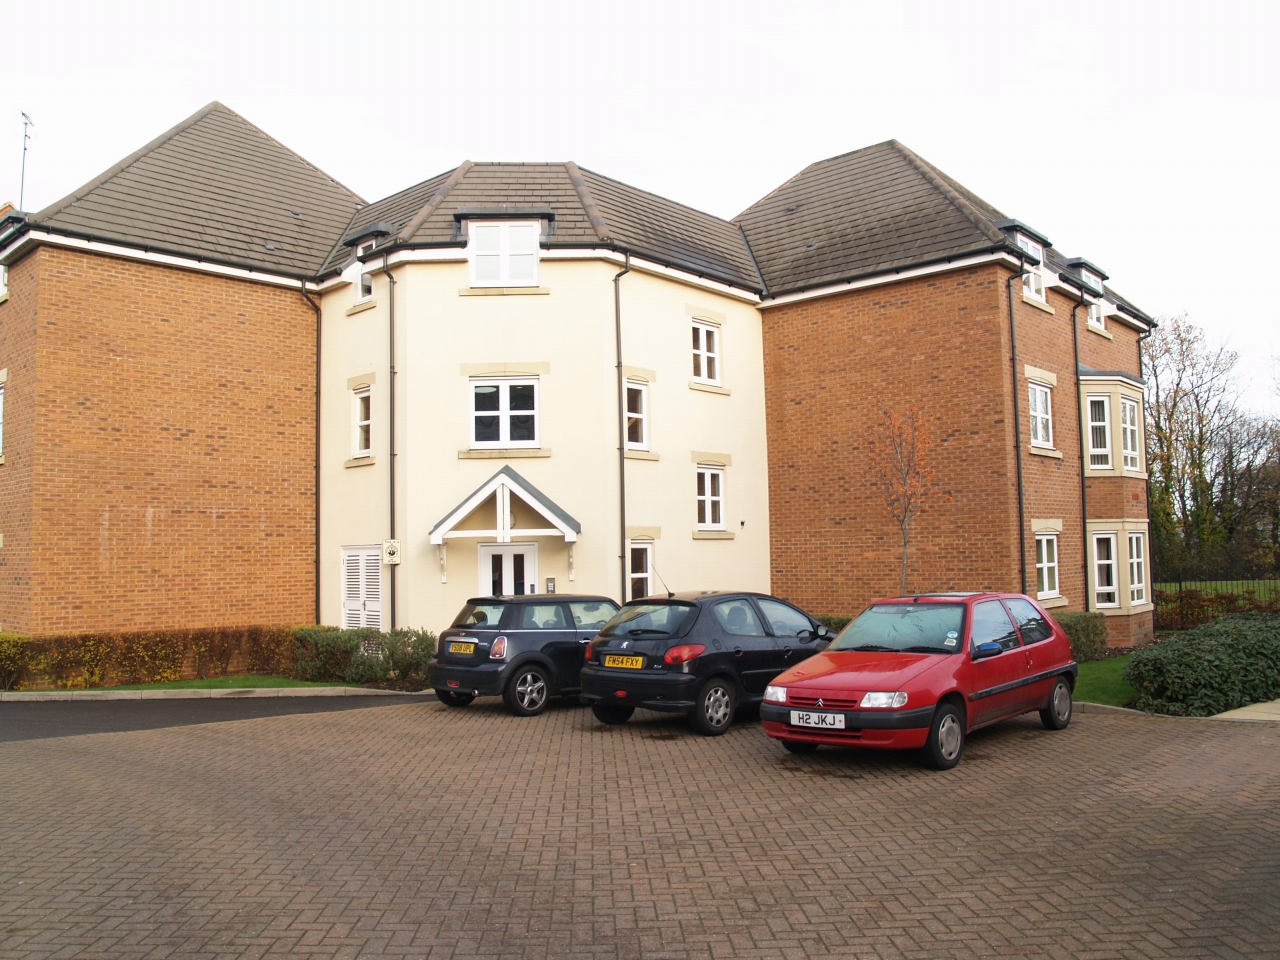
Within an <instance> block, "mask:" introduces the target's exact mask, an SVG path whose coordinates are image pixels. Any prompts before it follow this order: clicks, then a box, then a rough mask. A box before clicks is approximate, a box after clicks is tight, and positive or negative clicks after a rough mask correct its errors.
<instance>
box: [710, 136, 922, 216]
mask: <svg viewBox="0 0 1280 960" xmlns="http://www.w3.org/2000/svg"><path fill="white" fill-rule="evenodd" d="M895 143H897V141H896V140H881V141H880V142H879V143H871V144H868V145H867V146H865V147H859V148H858V149H857V150H846V151H845V152H844V153H837V154H836V155H835V156H834V157H827V158H826V159H825V160H815V161H813V163H811V164H809V165H808V166H807V167H805V168H804V169H803V170H800V171H798V172H796V173H794V174H792V175H791V176H789V177H787V179H786V180H783V181H782V183H780V184H778V185H777V186H776V187H774V188H773V189H772V190H770V191H769V192H768V193H766V194H765V195H764V196H763V197H761V198H760V199H759V200H757V201H756V202H755V203H753V204H751V205H750V206H748V207H747V208H746V210H743V211H742V212H741V213H739V214H738V215H737V216H736V217H734V218H733V221H732V222H733V223H737V222H738V221H739V220H741V219H742V217H743V215H744V214H746V213H747V211H748V210H751V209H752V208H753V207H758V206H760V204H762V203H764V202H765V201H766V200H768V199H769V198H770V197H772V196H773V195H774V194H775V193H777V192H778V191H780V190H782V189H784V188H785V187H786V186H787V185H788V184H790V183H791V182H792V181H794V180H796V179H798V178H800V177H802V176H804V175H805V174H806V173H808V172H809V171H810V170H812V169H813V168H814V167H820V166H822V164H824V163H830V162H831V161H833V160H843V159H844V158H845V157H851V156H853V155H854V154H855V153H865V152H866V151H868V150H874V149H876V147H883V146H886V145H890V146H892V145H893V144H895Z"/></svg>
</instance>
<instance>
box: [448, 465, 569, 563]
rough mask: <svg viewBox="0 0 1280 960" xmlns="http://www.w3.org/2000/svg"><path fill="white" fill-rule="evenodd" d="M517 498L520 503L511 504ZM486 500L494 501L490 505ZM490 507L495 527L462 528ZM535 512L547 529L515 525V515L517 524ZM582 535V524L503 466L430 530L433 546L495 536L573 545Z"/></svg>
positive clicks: (505, 539) (502, 539) (500, 539)
mask: <svg viewBox="0 0 1280 960" xmlns="http://www.w3.org/2000/svg"><path fill="white" fill-rule="evenodd" d="M513 497H515V498H516V500H517V501H518V505H519V507H520V508H522V509H519V511H518V513H517V512H516V510H515V508H516V506H517V504H515V503H513V502H512V498H513ZM487 501H492V502H491V503H490V504H487ZM486 505H488V507H489V509H490V510H492V512H493V520H494V525H493V526H492V527H490V526H488V525H487V524H483V525H482V526H480V527H471V526H467V527H461V526H460V524H462V523H463V522H464V521H465V520H466V519H467V518H468V517H470V516H471V515H472V514H473V513H475V512H476V510H478V509H480V508H481V507H483V506H486ZM530 512H532V513H533V514H535V515H536V516H537V517H539V518H541V519H542V520H544V521H546V526H538V527H530V526H517V525H516V524H514V523H512V519H513V516H514V517H515V519H516V520H517V522H518V521H520V520H522V519H523V518H524V517H526V516H528V515H529V513H530ZM581 532H582V524H580V523H578V521H577V520H575V519H574V518H573V517H571V516H569V514H568V513H566V512H565V511H564V510H562V509H560V507H559V506H558V505H557V504H556V503H555V502H554V501H552V500H551V499H550V498H549V497H547V496H546V495H545V494H544V493H542V491H540V490H539V489H538V488H537V487H535V486H534V485H533V484H531V483H529V481H528V480H526V479H525V478H524V477H522V476H520V474H518V473H517V472H516V471H515V470H513V469H512V468H511V467H509V466H507V467H503V468H502V469H501V470H499V471H498V472H497V473H495V474H494V475H493V476H492V477H490V478H489V479H488V480H486V481H485V482H484V483H482V484H481V485H480V486H479V487H478V488H477V489H476V490H475V492H474V493H472V494H471V495H470V496H469V497H467V498H466V499H465V500H463V501H462V502H461V503H460V504H458V505H457V506H456V507H454V508H453V509H452V510H451V511H449V513H448V514H446V515H445V516H444V518H443V519H441V520H440V522H439V523H437V524H436V525H435V526H434V527H433V528H432V530H431V543H433V544H437V545H439V544H443V543H444V542H445V540H446V539H450V540H451V539H455V538H460V537H475V538H488V537H493V538H494V539H496V540H497V542H498V543H511V542H512V540H514V539H522V538H527V537H558V536H562V537H564V539H565V541H566V542H567V543H573V542H575V541H576V540H577V539H578V534H579V533H581Z"/></svg>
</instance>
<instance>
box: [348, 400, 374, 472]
mask: <svg viewBox="0 0 1280 960" xmlns="http://www.w3.org/2000/svg"><path fill="white" fill-rule="evenodd" d="M354 399H355V408H354V411H353V418H354V419H353V423H352V425H353V427H354V436H353V437H352V448H353V450H352V455H353V456H354V457H355V458H357V459H358V458H360V457H367V456H370V455H371V454H372V453H373V399H372V398H371V397H370V395H369V388H368V387H361V388H360V389H359V390H357V391H355V394H354Z"/></svg>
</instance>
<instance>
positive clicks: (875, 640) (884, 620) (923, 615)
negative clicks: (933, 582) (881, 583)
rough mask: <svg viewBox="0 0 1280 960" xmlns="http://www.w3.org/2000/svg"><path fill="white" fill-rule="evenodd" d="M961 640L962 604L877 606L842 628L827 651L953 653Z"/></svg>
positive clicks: (962, 631)
mask: <svg viewBox="0 0 1280 960" xmlns="http://www.w3.org/2000/svg"><path fill="white" fill-rule="evenodd" d="M963 637H964V604H963V603H877V604H873V605H872V606H870V607H869V608H867V609H866V610H865V611H863V613H862V615H861V616H860V617H858V619H856V620H854V621H853V623H851V624H849V625H848V626H847V627H845V628H844V630H843V631H841V633H840V636H838V637H836V638H835V640H833V641H832V643H831V646H829V647H828V648H827V650H829V651H830V650H892V651H898V652H901V653H957V652H958V651H959V650H960V649H961V647H962V646H963V642H962V641H963Z"/></svg>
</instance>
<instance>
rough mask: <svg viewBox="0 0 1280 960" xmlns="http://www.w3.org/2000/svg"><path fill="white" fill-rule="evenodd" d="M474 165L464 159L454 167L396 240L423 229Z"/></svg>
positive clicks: (406, 238) (410, 238)
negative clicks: (437, 208)
mask: <svg viewBox="0 0 1280 960" xmlns="http://www.w3.org/2000/svg"><path fill="white" fill-rule="evenodd" d="M474 166H475V164H474V163H472V162H471V161H470V160H463V161H462V163H460V164H458V165H457V166H456V167H454V169H453V172H452V173H451V174H449V177H448V179H447V180H445V182H444V183H442V184H440V186H438V187H436V192H435V193H433V194H432V195H431V196H430V198H429V199H428V200H427V202H426V203H424V204H423V205H422V209H421V210H419V211H418V212H417V213H416V214H414V217H413V219H412V220H410V221H409V222H408V223H406V224H405V225H404V229H402V230H401V231H400V232H399V233H398V234H396V240H398V241H401V242H403V241H407V240H412V239H413V235H414V234H415V233H417V232H418V231H419V230H420V229H422V225H423V224H424V223H426V222H427V218H428V217H429V216H431V214H433V213H434V212H435V209H436V207H438V206H440V204H441V203H443V202H444V198H445V197H447V196H448V195H449V192H450V191H451V190H452V189H453V188H454V187H456V186H457V185H458V181H460V180H461V179H462V178H463V177H465V176H466V175H467V172H468V171H469V170H470V169H471V168H472V167H474Z"/></svg>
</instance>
